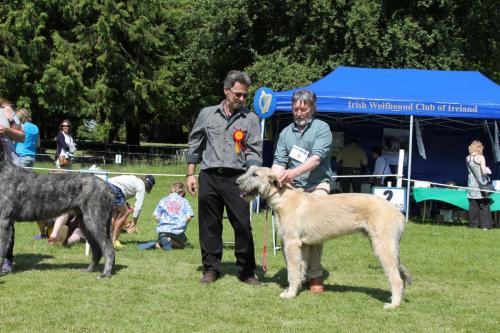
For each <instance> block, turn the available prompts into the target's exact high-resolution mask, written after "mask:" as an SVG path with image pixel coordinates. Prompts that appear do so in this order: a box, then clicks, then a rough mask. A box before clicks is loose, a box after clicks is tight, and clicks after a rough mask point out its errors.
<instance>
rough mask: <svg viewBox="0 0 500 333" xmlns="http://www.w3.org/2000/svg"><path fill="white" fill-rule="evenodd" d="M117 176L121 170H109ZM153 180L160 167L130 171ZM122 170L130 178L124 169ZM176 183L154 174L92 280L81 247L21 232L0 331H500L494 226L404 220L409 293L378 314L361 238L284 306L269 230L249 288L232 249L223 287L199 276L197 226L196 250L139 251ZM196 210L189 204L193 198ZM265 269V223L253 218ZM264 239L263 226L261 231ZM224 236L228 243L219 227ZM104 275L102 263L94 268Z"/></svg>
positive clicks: (376, 269) (228, 234)
mask: <svg viewBox="0 0 500 333" xmlns="http://www.w3.org/2000/svg"><path fill="white" fill-rule="evenodd" d="M114 170H116V169H114ZM135 170H136V171H138V172H151V173H159V172H166V171H165V170H161V169H153V170H151V169H150V168H147V167H143V168H135ZM126 171H132V170H130V169H126ZM175 180H183V179H175V178H172V177H157V185H156V186H155V188H154V189H153V192H152V193H151V194H150V195H148V196H147V198H146V202H145V207H144V209H143V214H142V217H141V219H140V221H139V228H140V233H139V234H136V235H126V234H123V235H122V237H121V240H122V243H123V244H124V245H125V248H124V249H123V250H120V251H117V255H116V266H115V274H114V276H113V277H112V278H111V279H101V280H98V279H97V278H96V277H97V275H98V273H82V272H80V271H79V269H81V268H84V267H86V266H87V264H88V262H89V258H87V257H86V256H85V255H84V244H81V245H78V246H75V247H72V248H69V249H68V248H63V247H52V246H49V245H48V244H47V242H46V241H36V240H33V238H32V237H33V235H34V234H35V233H36V232H37V227H36V225H35V224H33V223H18V224H17V225H16V246H15V251H14V262H15V266H14V267H15V272H14V274H10V275H7V276H3V277H0V290H1V301H0V318H1V319H2V320H1V324H0V325H1V326H0V332H33V331H38V332H498V330H499V327H500V229H494V230H490V231H482V230H471V229H468V228H466V227H464V226H437V225H432V224H418V223H414V222H409V223H408V224H407V225H406V230H405V235H404V237H403V240H402V246H401V260H402V262H403V263H404V264H405V266H406V267H408V269H409V270H410V271H411V272H412V275H413V280H414V282H413V285H411V286H409V287H408V288H407V291H406V295H405V299H404V301H403V303H402V306H401V308H399V309H397V310H384V309H383V308H382V307H383V305H384V303H385V302H387V301H388V298H389V296H390V293H389V289H388V283H387V279H386V278H385V276H384V273H383V271H382V268H381V267H380V264H379V263H378V261H377V260H376V259H375V258H374V257H373V255H372V254H371V249H370V246H369V244H368V242H367V240H366V238H365V237H363V236H361V235H352V236H346V237H343V238H339V239H336V240H333V241H330V242H328V243H326V244H325V247H324V255H323V265H324V267H325V270H326V272H325V274H326V281H325V282H326V288H327V291H326V292H325V293H324V294H321V295H313V294H311V293H310V292H309V291H307V290H303V291H302V292H301V293H300V294H299V296H298V297H297V298H295V299H293V300H282V299H280V298H279V296H278V295H279V293H280V292H281V289H282V288H283V287H284V286H285V285H286V272H285V266H284V261H283V256H282V254H281V253H278V255H277V256H273V254H272V250H271V241H270V240H271V234H270V231H269V232H268V237H267V238H268V272H266V274H264V273H263V272H262V271H261V270H259V271H258V272H257V273H258V275H259V277H260V278H261V279H262V280H263V281H264V284H262V285H260V286H254V287H252V286H248V285H245V284H243V283H241V282H239V281H238V280H237V277H236V267H235V265H234V261H235V260H234V255H233V249H232V248H231V247H230V246H227V247H226V248H225V250H224V256H223V266H222V269H223V276H222V279H221V280H219V281H217V282H216V283H214V284H212V285H209V286H202V285H200V284H199V282H198V281H199V278H200V276H201V271H200V269H201V267H200V251H199V244H198V228H197V223H198V221H197V219H196V218H195V219H194V220H193V221H192V223H191V225H190V226H189V228H188V237H189V239H190V242H191V244H192V247H191V248H188V249H185V250H177V251H172V252H163V251H159V250H157V251H139V250H138V249H137V247H136V245H137V244H138V243H141V242H145V241H148V240H152V239H154V238H155V232H154V222H153V218H152V216H151V213H152V211H153V209H154V206H155V204H156V203H157V202H158V201H159V199H160V198H161V197H162V196H164V195H166V194H167V193H168V189H169V184H171V183H172V182H173V181H175ZM189 200H190V202H191V203H192V205H193V208H194V210H195V212H196V211H197V204H196V198H191V197H190V198H189ZM252 223H253V231H254V237H255V244H256V257H257V261H258V263H260V262H261V258H262V249H263V238H264V237H263V230H264V223H265V214H264V213H260V214H254V215H253V218H252ZM267 229H268V230H270V227H268V228H267ZM224 239H225V240H227V241H231V240H232V239H233V235H232V229H231V227H230V225H229V223H228V222H227V221H225V231H224ZM99 268H100V269H102V265H100V267H99Z"/></svg>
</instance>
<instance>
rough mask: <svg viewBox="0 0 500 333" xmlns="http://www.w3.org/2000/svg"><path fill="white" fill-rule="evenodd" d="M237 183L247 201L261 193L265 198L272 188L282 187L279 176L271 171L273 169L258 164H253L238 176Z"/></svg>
mask: <svg viewBox="0 0 500 333" xmlns="http://www.w3.org/2000/svg"><path fill="white" fill-rule="evenodd" d="M236 184H238V187H239V188H240V191H241V196H242V197H243V198H244V199H245V200H247V201H251V200H252V199H254V198H255V197H256V196H257V195H259V194H260V195H261V196H262V197H263V198H264V199H265V198H266V197H267V195H269V190H270V189H271V188H273V187H274V188H276V187H278V188H279V187H280V184H279V181H278V178H277V177H276V176H275V175H274V174H273V173H271V169H269V168H264V167H257V166H251V167H250V168H249V169H248V171H247V172H245V173H244V174H243V175H241V176H240V177H238V179H237V180H236Z"/></svg>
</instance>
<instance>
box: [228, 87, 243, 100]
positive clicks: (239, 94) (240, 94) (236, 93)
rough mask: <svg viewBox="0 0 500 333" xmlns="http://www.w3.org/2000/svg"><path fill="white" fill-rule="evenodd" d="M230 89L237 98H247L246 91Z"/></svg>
mask: <svg viewBox="0 0 500 333" xmlns="http://www.w3.org/2000/svg"><path fill="white" fill-rule="evenodd" d="M229 90H230V91H231V92H232V93H233V95H234V97H236V98H242V97H243V99H245V98H247V94H246V93H239V92H234V91H233V89H229Z"/></svg>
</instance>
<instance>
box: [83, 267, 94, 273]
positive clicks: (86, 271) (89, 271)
mask: <svg viewBox="0 0 500 333" xmlns="http://www.w3.org/2000/svg"><path fill="white" fill-rule="evenodd" d="M93 271H94V269H93V268H91V267H87V268H82V269H81V270H80V272H83V273H92V272H93Z"/></svg>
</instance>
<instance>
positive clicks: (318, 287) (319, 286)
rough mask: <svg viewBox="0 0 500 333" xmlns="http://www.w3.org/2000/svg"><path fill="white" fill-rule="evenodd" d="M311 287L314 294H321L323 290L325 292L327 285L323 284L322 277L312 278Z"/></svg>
mask: <svg viewBox="0 0 500 333" xmlns="http://www.w3.org/2000/svg"><path fill="white" fill-rule="evenodd" d="M309 289H310V290H311V292H312V293H313V294H321V293H322V292H324V291H325V286H324V284H323V278H322V277H317V278H311V279H310V280H309Z"/></svg>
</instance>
